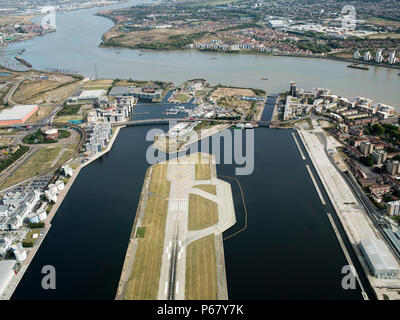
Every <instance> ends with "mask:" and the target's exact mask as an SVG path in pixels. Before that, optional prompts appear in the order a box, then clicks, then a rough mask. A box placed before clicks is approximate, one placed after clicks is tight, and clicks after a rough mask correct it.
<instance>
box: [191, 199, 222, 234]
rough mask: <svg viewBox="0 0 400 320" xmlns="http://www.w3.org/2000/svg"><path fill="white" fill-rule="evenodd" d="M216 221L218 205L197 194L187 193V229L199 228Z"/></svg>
mask: <svg viewBox="0 0 400 320" xmlns="http://www.w3.org/2000/svg"><path fill="white" fill-rule="evenodd" d="M217 222H218V205H217V204H216V203H215V202H214V201H211V200H208V199H206V198H203V197H201V196H199V195H197V194H192V193H191V194H189V223H188V230H191V231H194V230H201V229H205V228H207V227H211V226H213V225H214V224H216V223H217Z"/></svg>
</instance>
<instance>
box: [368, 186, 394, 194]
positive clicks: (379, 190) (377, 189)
mask: <svg viewBox="0 0 400 320" xmlns="http://www.w3.org/2000/svg"><path fill="white" fill-rule="evenodd" d="M369 189H370V191H371V193H372V194H373V195H376V196H379V195H383V194H385V193H388V192H389V191H390V185H388V184H384V185H380V184H375V185H373V186H370V187H369Z"/></svg>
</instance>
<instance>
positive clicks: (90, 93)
mask: <svg viewBox="0 0 400 320" xmlns="http://www.w3.org/2000/svg"><path fill="white" fill-rule="evenodd" d="M105 93H106V91H105V90H84V91H82V92H81V94H80V95H79V97H78V98H79V99H93V98H101V97H102V96H104V95H105Z"/></svg>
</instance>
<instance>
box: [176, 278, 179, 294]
mask: <svg viewBox="0 0 400 320" xmlns="http://www.w3.org/2000/svg"><path fill="white" fill-rule="evenodd" d="M178 292H179V281H177V282H176V290H175V293H178Z"/></svg>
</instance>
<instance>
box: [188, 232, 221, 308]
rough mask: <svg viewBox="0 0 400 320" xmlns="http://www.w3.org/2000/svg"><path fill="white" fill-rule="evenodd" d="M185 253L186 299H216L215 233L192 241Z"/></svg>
mask: <svg viewBox="0 0 400 320" xmlns="http://www.w3.org/2000/svg"><path fill="white" fill-rule="evenodd" d="M186 254H187V256H186V289H185V297H186V299H187V300H216V299H218V283H217V269H216V256H215V235H214V234H210V235H208V236H206V237H204V238H201V239H199V240H197V241H195V242H192V243H191V244H189V245H188V246H187V249H186Z"/></svg>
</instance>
